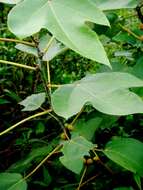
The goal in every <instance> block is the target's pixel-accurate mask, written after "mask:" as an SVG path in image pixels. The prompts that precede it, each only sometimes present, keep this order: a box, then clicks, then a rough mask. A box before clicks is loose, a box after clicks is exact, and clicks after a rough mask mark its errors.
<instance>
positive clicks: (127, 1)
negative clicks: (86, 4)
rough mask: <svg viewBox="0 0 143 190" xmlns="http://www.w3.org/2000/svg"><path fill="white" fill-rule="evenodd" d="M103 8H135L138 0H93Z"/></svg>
mask: <svg viewBox="0 0 143 190" xmlns="http://www.w3.org/2000/svg"><path fill="white" fill-rule="evenodd" d="M92 1H93V2H94V3H95V4H96V5H97V6H98V7H99V8H100V9H101V10H111V9H122V8H135V7H136V6H137V0H116V1H115V0H92Z"/></svg>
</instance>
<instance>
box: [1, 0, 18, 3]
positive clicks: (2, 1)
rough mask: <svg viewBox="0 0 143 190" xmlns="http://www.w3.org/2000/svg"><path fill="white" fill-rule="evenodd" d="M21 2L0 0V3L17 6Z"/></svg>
mask: <svg viewBox="0 0 143 190" xmlns="http://www.w3.org/2000/svg"><path fill="white" fill-rule="evenodd" d="M20 1H21V0H0V3H7V4H17V3H19V2H20Z"/></svg>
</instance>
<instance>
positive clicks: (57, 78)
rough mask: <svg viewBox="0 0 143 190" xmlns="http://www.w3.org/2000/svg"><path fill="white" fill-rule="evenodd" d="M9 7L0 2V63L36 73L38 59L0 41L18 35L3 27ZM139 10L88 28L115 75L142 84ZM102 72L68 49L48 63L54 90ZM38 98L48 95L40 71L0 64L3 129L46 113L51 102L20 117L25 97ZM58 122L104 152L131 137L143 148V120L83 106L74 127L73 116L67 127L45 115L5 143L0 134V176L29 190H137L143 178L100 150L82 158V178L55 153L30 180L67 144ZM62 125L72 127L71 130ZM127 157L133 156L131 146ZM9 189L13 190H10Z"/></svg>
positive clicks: (6, 138)
mask: <svg viewBox="0 0 143 190" xmlns="http://www.w3.org/2000/svg"><path fill="white" fill-rule="evenodd" d="M11 7H12V6H11V5H7V4H3V3H0V60H8V61H11V62H16V63H20V64H24V65H29V66H32V67H34V66H35V63H36V58H35V56H33V55H32V54H29V53H26V52H22V51H20V50H18V49H17V48H15V45H16V43H15V42H11V41H9V42H8V41H6V40H2V39H4V38H7V39H15V36H14V35H13V34H12V33H11V32H10V31H9V29H8V28H7V14H8V12H9V10H10V9H11ZM139 11H141V9H140V10H137V9H131V10H130V9H129V10H114V11H107V12H106V16H107V18H108V20H109V22H110V24H111V27H110V28H109V27H106V26H99V25H96V24H91V23H90V24H91V25H90V24H89V25H90V27H91V28H92V29H93V30H94V31H96V32H97V34H98V35H99V37H100V40H101V41H102V44H103V45H104V47H105V49H106V52H107V54H108V57H109V60H110V62H111V65H112V67H113V71H121V72H128V73H131V74H134V75H135V76H137V77H139V78H140V79H143V74H142V67H143V43H142V42H143V18H142V17H143V16H142V15H141V14H142V13H141V12H139ZM45 33H47V31H45V30H44V29H43V30H41V31H40V33H39V34H38V35H39V36H43V35H44V34H45ZM36 39H37V34H36V35H35V36H34V37H33V38H32V40H31V38H30V37H29V38H28V41H30V42H32V43H33V42H35V40H36ZM101 72H111V71H110V69H109V68H108V67H107V66H104V65H100V64H99V63H97V62H95V61H92V60H89V59H87V58H84V57H82V56H81V55H79V54H77V53H76V52H74V51H72V50H69V49H68V50H66V51H64V52H63V53H61V54H60V55H58V56H56V57H55V58H54V59H53V60H52V61H51V62H50V77H51V81H52V83H53V84H57V85H59V84H66V83H72V82H74V81H76V80H80V79H81V78H83V77H85V76H87V75H88V74H89V73H92V74H95V73H101ZM46 79H47V78H46ZM47 80H48V79H47ZM54 90H55V88H52V91H54ZM43 91H45V86H44V85H43V78H41V75H40V74H39V72H33V71H32V70H27V69H24V68H19V67H14V66H12V65H7V64H3V63H1V64H0V130H1V131H4V130H5V129H8V128H10V127H11V126H12V125H14V124H15V123H17V122H19V121H21V120H23V119H24V118H27V117H29V115H34V114H36V113H38V112H41V111H43V110H45V109H46V108H47V107H48V105H49V103H48V101H46V102H44V103H43V104H42V106H40V108H38V110H36V111H31V112H30V113H29V112H24V111H22V108H23V106H22V105H20V104H19V102H21V101H22V100H24V99H25V98H26V97H28V96H29V95H31V94H36V93H41V92H43ZM135 92H136V93H137V94H138V95H139V96H141V97H142V96H143V90H142V89H141V88H137V89H135ZM47 99H48V97H47V98H46V100H47ZM101 118H102V119H101ZM60 122H62V123H63V124H64V125H65V129H64V130H66V133H67V134H68V136H69V137H70V136H71V135H72V133H71V130H73V128H74V130H73V131H75V132H76V131H77V132H79V133H80V134H82V135H83V136H86V137H87V139H92V142H93V143H94V144H97V146H98V148H99V150H100V149H103V148H104V147H105V145H106V143H107V142H109V141H110V140H111V138H112V137H115V136H118V137H122V138H134V139H138V140H139V141H141V142H143V136H142V134H143V117H142V114H135V115H127V116H111V115H106V114H103V113H100V112H98V111H97V110H96V109H94V108H93V107H92V106H90V105H88V106H86V107H85V108H84V109H83V110H82V112H81V113H80V115H78V119H76V120H74V117H71V118H70V119H68V120H67V121H65V120H64V119H63V118H60V117H58V119H57V118H56V119H55V116H53V115H51V114H48V115H43V116H40V117H35V118H34V119H32V120H29V121H27V122H25V123H23V124H22V125H20V126H18V127H17V128H15V129H14V130H12V131H10V132H9V133H7V134H5V135H3V136H1V135H0V136H1V137H0V142H1V146H0V171H1V173H2V174H3V172H6V173H9V174H11V173H21V174H22V175H23V176H26V179H27V181H28V189H29V190H47V189H53V190H73V189H76V188H77V187H78V186H79V189H80V188H81V189H88V190H92V189H93V190H94V189H96V190H111V189H114V190H118V189H127V190H129V189H135V190H137V189H142V188H141V183H142V179H141V178H140V177H139V176H138V175H136V174H134V175H133V173H131V172H130V171H129V170H126V168H123V167H121V166H120V165H118V164H116V163H114V162H113V161H111V160H109V159H108V158H107V157H105V155H104V154H103V153H102V152H100V151H99V152H98V151H97V152H98V156H97V155H94V154H93V152H91V153H90V155H88V156H85V161H84V159H83V162H86V163H85V168H86V173H85V174H84V171H85V169H83V171H82V172H81V173H80V175H77V174H75V173H74V172H72V171H70V170H69V169H67V168H66V167H64V166H63V165H62V164H61V162H60V161H59V157H60V156H62V153H61V152H60V151H59V150H58V149H57V150H56V151H55V152H54V154H53V155H52V156H51V157H50V158H49V159H48V160H47V161H46V162H45V163H44V164H41V167H39V169H37V170H36V171H35V172H33V173H31V171H33V170H34V168H35V167H36V166H37V165H38V164H39V163H41V161H42V160H43V159H44V158H45V157H46V156H47V154H48V153H50V152H51V151H52V150H53V149H54V148H55V147H56V145H57V144H59V142H63V140H66V138H67V137H65V133H63V128H62V127H60ZM67 123H68V124H71V123H72V126H71V125H68V124H67ZM70 127H71V128H70ZM87 128H88V129H87ZM89 128H90V130H89ZM87 131H88V132H87ZM64 132H65V131H64ZM123 146H124V143H123ZM131 151H135V150H134V147H133V148H132V150H131ZM73 154H74V153H73ZM135 154H136V152H135ZM72 159H73V158H71V160H72ZM87 160H88V162H87ZM141 161H143V160H141ZM77 167H78V165H77ZM29 174H30V175H29ZM83 174H84V176H83ZM27 175H29V176H28V177H27ZM14 177H15V176H14ZM82 177H84V179H82ZM1 179H3V176H2V177H1V178H0V183H1V184H2V183H4V182H3V181H2V180H1ZM11 179H12V177H11ZM15 179H16V177H15V178H14V180H15ZM14 180H13V181H14ZM80 182H81V184H80ZM8 189H11V188H6V187H2V190H8ZM12 190H15V189H14V188H12ZM17 190H18V189H17ZM19 190H20V189H19Z"/></svg>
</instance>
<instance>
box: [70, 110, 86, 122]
mask: <svg viewBox="0 0 143 190" xmlns="http://www.w3.org/2000/svg"><path fill="white" fill-rule="evenodd" d="M83 110H84V107H83V108H82V109H81V110H80V112H78V114H77V115H76V116H75V118H74V119H73V121H72V122H71V125H74V124H75V122H76V121H77V119H78V118H79V116H80V115H81V113H82V112H83Z"/></svg>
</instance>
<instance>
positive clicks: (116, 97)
mask: <svg viewBox="0 0 143 190" xmlns="http://www.w3.org/2000/svg"><path fill="white" fill-rule="evenodd" d="M141 86H143V81H142V80H140V79H138V78H136V77H134V76H133V75H131V74H128V73H120V72H110V73H98V74H96V75H89V76H87V77H84V78H83V79H82V80H80V81H77V82H75V83H73V84H67V85H62V86H61V87H60V88H59V89H57V90H56V91H55V92H54V93H53V95H52V105H53V109H54V111H55V112H56V113H57V114H58V115H60V116H62V117H64V118H66V119H68V118H69V117H71V116H73V115H74V114H76V113H78V112H79V111H80V110H81V108H82V107H83V105H84V104H86V103H91V104H92V106H93V107H94V108H96V109H97V110H99V111H100V112H103V113H106V114H111V115H128V114H133V113H142V112H143V101H142V99H141V98H140V97H139V96H137V95H136V94H134V93H133V92H130V91H129V90H127V88H131V87H141Z"/></svg>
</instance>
